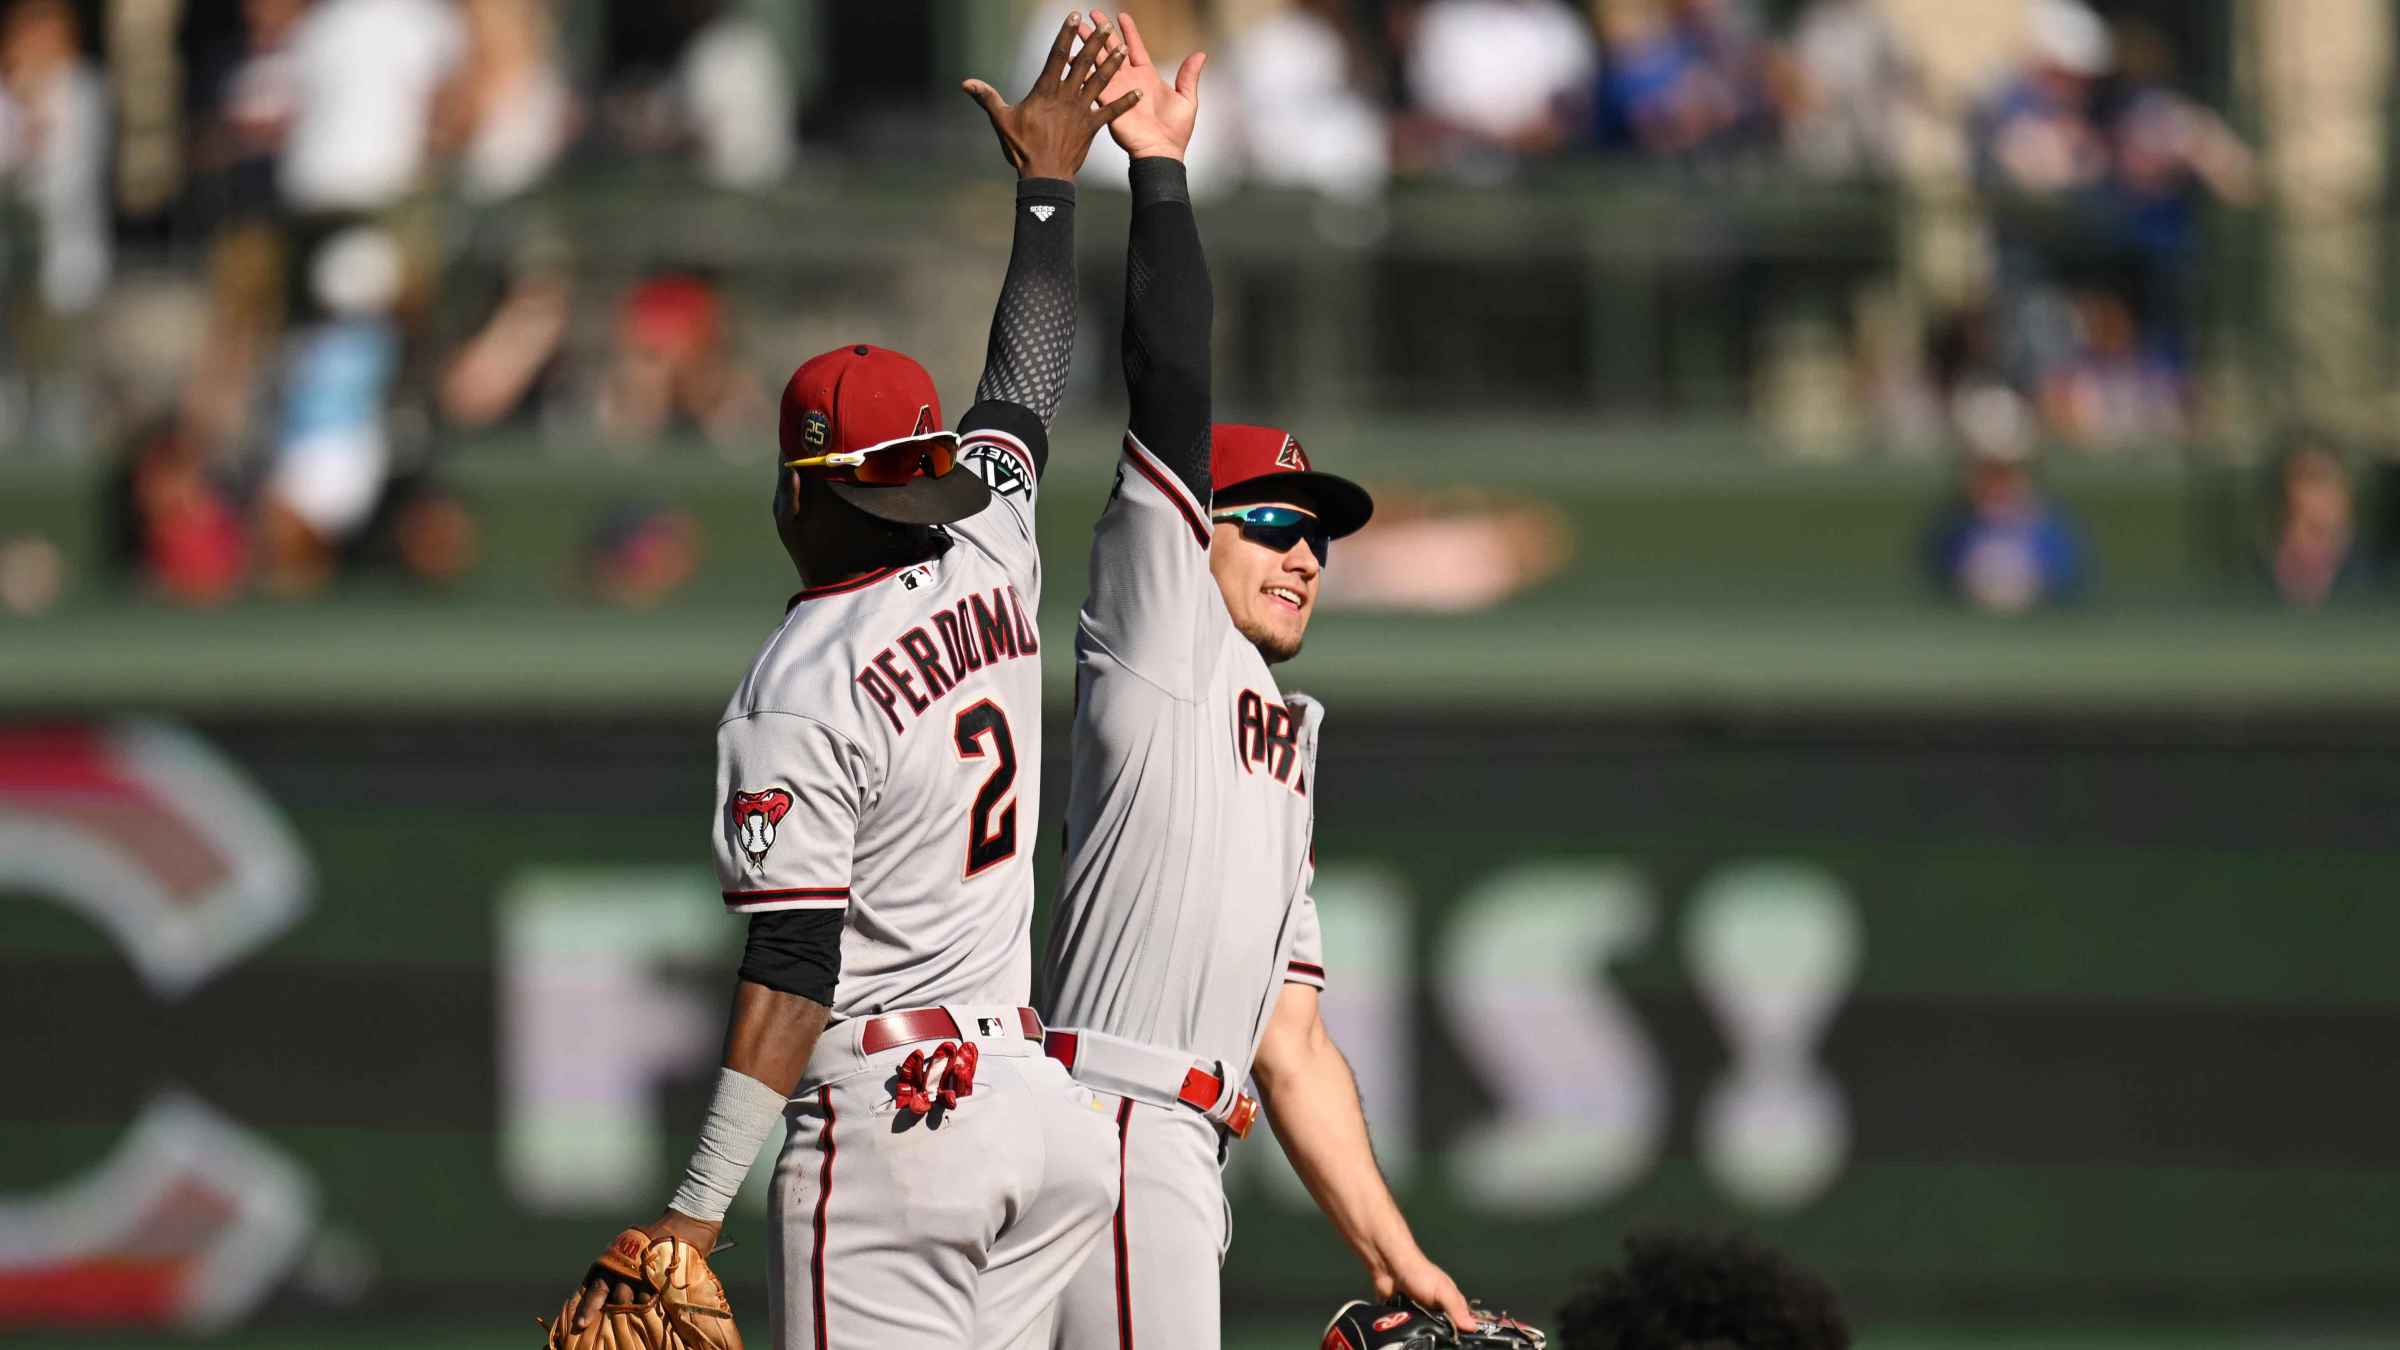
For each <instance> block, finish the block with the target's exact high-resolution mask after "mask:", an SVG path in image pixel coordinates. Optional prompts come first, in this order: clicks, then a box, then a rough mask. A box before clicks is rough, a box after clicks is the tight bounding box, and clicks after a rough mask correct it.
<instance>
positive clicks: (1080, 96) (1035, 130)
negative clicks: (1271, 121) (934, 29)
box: [959, 10, 1191, 178]
mask: <svg viewBox="0 0 2400 1350" xmlns="http://www.w3.org/2000/svg"><path fill="white" fill-rule="evenodd" d="M1078 38H1081V39H1082V43H1083V45H1082V47H1081V48H1078V47H1077V46H1076V45H1075V44H1076V40H1077V39H1078ZM1127 55H1128V51H1127V47H1126V43H1125V40H1124V38H1122V37H1120V36H1118V34H1117V30H1116V27H1115V25H1113V24H1111V23H1110V22H1109V21H1108V17H1107V16H1106V15H1104V14H1102V13H1100V12H1099V11H1098V10H1094V11H1092V13H1091V16H1090V17H1089V18H1086V17H1085V16H1084V15H1082V14H1080V13H1071V14H1069V15H1067V21H1066V22H1065V23H1063V24H1061V25H1059V29H1058V40H1057V41H1056V42H1053V43H1051V44H1050V59H1049V61H1048V62H1046V63H1045V64H1044V65H1043V66H1042V73H1041V75H1040V76H1039V77H1037V78H1036V79H1035V80H1034V82H1033V88H1032V90H1031V91H1030V92H1028V93H1027V94H1026V95H1025V97H1024V98H1023V99H1021V100H1019V101H1018V102H1016V103H1013V104H1012V103H1009V102H1007V101H1005V100H1003V99H1002V98H1001V97H1000V91H999V90H997V89H994V88H992V87H991V86H990V85H988V84H985V83H984V82H983V81H981V80H968V81H966V82H965V83H963V84H961V85H960V86H959V87H960V88H962V89H964V90H966V92H967V96H968V97H969V98H972V99H974V100H975V101H976V102H977V103H980V104H982V105H983V111H984V115H985V116H988V117H990V118H991V119H992V131H993V133H994V134H995V135H997V136H998V137H999V138H1000V151H1001V153H1002V154H1005V155H1006V156H1008V162H1009V164H1010V166H1011V167H1013V168H1015V169H1016V171H1017V177H1019V178H1073V177H1074V176H1075V173H1076V171H1077V170H1079V169H1081V168H1082V167H1083V158H1084V156H1085V155H1086V154H1089V153H1090V152H1091V148H1092V137H1093V136H1095V135H1098V134H1099V131H1100V128H1101V127H1103V126H1108V125H1111V124H1113V123H1114V122H1115V121H1118V120H1121V119H1122V118H1123V117H1124V116H1125V115H1126V114H1127V113H1128V111H1129V110H1131V109H1132V108H1133V107H1134V106H1135V105H1137V104H1139V103H1141V102H1142V100H1143V98H1144V97H1145V94H1144V91H1143V90H1142V89H1141V88H1140V87H1138V86H1135V85H1130V84H1128V85H1125V86H1124V87H1122V88H1115V87H1113V86H1114V85H1115V84H1116V83H1117V82H1118V81H1119V80H1120V79H1121V77H1122V75H1123V74H1124V67H1125V63H1126V57H1127ZM1103 100H1106V101H1103ZM1190 124H1191V119H1190V118H1189V116H1188V115H1187V116H1186V117H1185V119H1184V125H1185V133H1184V134H1185V135H1186V136H1187V137H1188V136H1189V135H1190V134H1191V133H1190ZM1118 139H1119V141H1120V142H1122V141H1123V139H1124V138H1123V136H1122V134H1120V135H1119V136H1118Z"/></svg>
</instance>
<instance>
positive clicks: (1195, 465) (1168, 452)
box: [1124, 158, 1216, 506]
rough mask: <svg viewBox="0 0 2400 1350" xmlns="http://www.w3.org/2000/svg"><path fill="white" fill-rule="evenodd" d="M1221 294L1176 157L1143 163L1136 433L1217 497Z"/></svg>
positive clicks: (1132, 303) (1136, 183)
mask: <svg viewBox="0 0 2400 1350" xmlns="http://www.w3.org/2000/svg"><path fill="white" fill-rule="evenodd" d="M1215 307H1216V299H1215V296H1214V295H1213V294H1212V293H1211V292H1210V290H1209V285H1208V259H1207V257H1206V255H1204V254H1203V253H1202V252H1201V250H1200V222H1199V221H1198V220H1197V219H1195V218H1194V217H1193V215H1192V198H1191V193H1190V191H1189V190H1188V189H1187V188H1186V187H1185V185H1184V176H1183V165H1182V164H1181V163H1180V162H1178V161H1176V160H1171V159H1159V158H1149V159H1137V160H1135V161H1134V162H1133V227H1132V230H1131V233H1130V235H1129V237H1128V238H1127V239H1126V242H1125V343H1124V351H1125V390H1126V393H1127V394H1128V395H1130V396H1131V400H1132V404H1133V412H1132V417H1131V420H1130V423H1129V425H1131V426H1132V428H1133V434H1134V436H1135V437H1136V438H1138V439H1139V440H1140V441H1141V443H1142V444H1143V445H1144V446H1145V447H1147V448H1148V449H1149V451H1150V453H1151V454H1153V455H1156V456H1157V457H1158V458H1159V459H1160V460H1161V461H1162V462H1164V463H1165V464H1166V465H1167V467H1168V468H1170V469H1172V470H1174V472H1175V476H1176V477H1178V478H1181V479H1182V480H1183V482H1184V486H1186V487H1188V488H1190V489H1191V490H1192V495H1193V496H1194V497H1197V498H1199V499H1200V502H1201V504H1202V505H1203V506H1205V505H1206V504H1207V503H1208V495H1209V494H1208V484H1209V475H1208V431H1209V417H1210V412H1209V403H1208V398H1209V394H1208V384H1209V367H1208V330H1209V325H1210V323H1211V322H1212V321H1213V319H1214V316H1215Z"/></svg>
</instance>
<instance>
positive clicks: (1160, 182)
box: [1132, 155, 1192, 211]
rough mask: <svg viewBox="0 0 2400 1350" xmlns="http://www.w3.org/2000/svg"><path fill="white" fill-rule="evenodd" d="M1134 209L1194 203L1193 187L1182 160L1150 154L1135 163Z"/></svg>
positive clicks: (1133, 176)
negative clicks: (1187, 177)
mask: <svg viewBox="0 0 2400 1350" xmlns="http://www.w3.org/2000/svg"><path fill="white" fill-rule="evenodd" d="M1132 183H1133V209H1134V210H1136V211H1139V210H1141V209H1142V208H1143V207H1145V206H1152V205H1156V204H1157V203H1159V202H1182V203H1183V204H1184V205H1186V206H1189V205H1191V204H1192V189H1191V185H1190V184H1189V183H1188V182H1186V181H1185V179H1184V175H1183V161H1182V160H1180V159H1168V158H1167V157H1166V156H1164V155H1150V156H1146V157H1144V158H1141V159H1137V160H1135V161H1134V162H1133V173H1132Z"/></svg>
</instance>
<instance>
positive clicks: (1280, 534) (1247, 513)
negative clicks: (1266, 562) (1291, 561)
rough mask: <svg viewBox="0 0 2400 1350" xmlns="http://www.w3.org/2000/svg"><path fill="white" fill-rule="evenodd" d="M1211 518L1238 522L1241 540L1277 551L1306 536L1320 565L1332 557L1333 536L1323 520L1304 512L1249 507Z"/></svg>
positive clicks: (1286, 508)
mask: <svg viewBox="0 0 2400 1350" xmlns="http://www.w3.org/2000/svg"><path fill="white" fill-rule="evenodd" d="M1214 518H1215V519H1217V520H1221V521H1227V522H1230V523H1233V524H1237V525H1240V526H1241V527H1242V537H1243V538H1244V539H1247V540H1249V541H1250V542H1251V543H1254V544H1258V545H1261V546H1263V547H1266V548H1271V549H1273V550H1275V551H1276V552H1277V553H1285V552H1289V551H1290V550H1291V547H1292V545H1294V544H1297V543H1299V542H1300V541H1301V540H1303V539H1305V540H1307V541H1308V546H1309V547H1310V548H1311V549H1313V550H1315V551H1316V555H1317V565H1318V566H1319V567H1322V566H1324V565H1325V564H1326V563H1327V562H1329V561H1331V559H1332V556H1333V536H1332V535H1330V534H1328V533H1326V531H1325V525H1324V522H1322V521H1320V520H1318V519H1317V518H1316V517H1315V516H1312V515H1310V514H1308V513H1307V512H1306V511H1295V510H1293V509H1292V508H1291V507H1288V506H1252V507H1245V508H1243V509H1242V510H1239V511H1227V512H1225V513H1224V514H1222V515H1219V516H1216V517H1214Z"/></svg>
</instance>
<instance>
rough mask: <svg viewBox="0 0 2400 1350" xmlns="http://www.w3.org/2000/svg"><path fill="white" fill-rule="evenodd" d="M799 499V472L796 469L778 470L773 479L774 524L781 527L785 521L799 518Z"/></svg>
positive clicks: (800, 495)
mask: <svg viewBox="0 0 2400 1350" xmlns="http://www.w3.org/2000/svg"><path fill="white" fill-rule="evenodd" d="M801 497H802V494H801V487H800V471H799V470H798V469H780V470H778V471H777V475H776V479H775V507H774V510H775V523H776V524H778V525H781V524H783V523H784V522H785V521H787V520H792V519H796V518H797V517H798V516H799V514H800V502H801Z"/></svg>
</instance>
